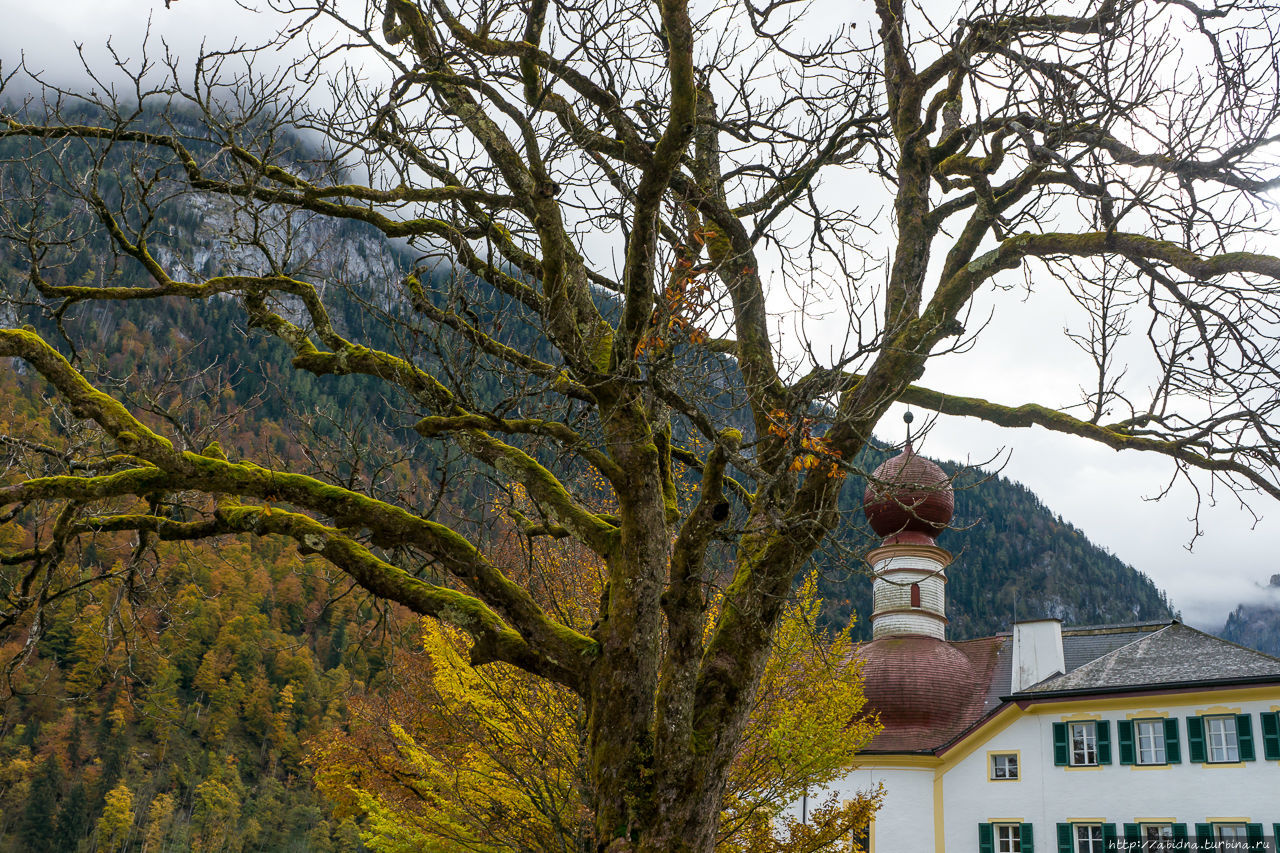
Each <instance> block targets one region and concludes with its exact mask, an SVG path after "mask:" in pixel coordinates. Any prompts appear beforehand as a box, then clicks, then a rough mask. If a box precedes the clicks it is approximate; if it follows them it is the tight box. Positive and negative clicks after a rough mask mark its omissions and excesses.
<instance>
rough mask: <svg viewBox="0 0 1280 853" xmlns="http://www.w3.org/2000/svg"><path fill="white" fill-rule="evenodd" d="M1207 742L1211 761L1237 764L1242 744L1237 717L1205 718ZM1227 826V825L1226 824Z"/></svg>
mask: <svg viewBox="0 0 1280 853" xmlns="http://www.w3.org/2000/svg"><path fill="white" fill-rule="evenodd" d="M1204 733H1205V742H1206V744H1207V746H1208V748H1209V749H1208V752H1209V761H1211V762H1236V761H1239V760H1240V743H1239V740H1238V737H1239V735H1238V733H1237V731H1236V718H1235V717H1205V719H1204ZM1224 825H1225V824H1224Z"/></svg>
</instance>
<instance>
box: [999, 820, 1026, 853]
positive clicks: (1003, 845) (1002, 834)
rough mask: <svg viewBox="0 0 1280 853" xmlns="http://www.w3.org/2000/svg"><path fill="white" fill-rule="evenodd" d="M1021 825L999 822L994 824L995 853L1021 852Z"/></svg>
mask: <svg viewBox="0 0 1280 853" xmlns="http://www.w3.org/2000/svg"><path fill="white" fill-rule="evenodd" d="M1021 830H1022V825H1021V824H1017V823H1001V824H997V825H996V853H1022V831H1021Z"/></svg>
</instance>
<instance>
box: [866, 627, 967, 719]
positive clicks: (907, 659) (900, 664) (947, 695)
mask: <svg viewBox="0 0 1280 853" xmlns="http://www.w3.org/2000/svg"><path fill="white" fill-rule="evenodd" d="M857 655H858V657H860V658H861V659H862V661H863V666H862V678H863V692H864V693H865V694H866V697H867V707H868V708H869V709H871V710H874V711H876V712H878V713H879V715H880V724H881V725H883V726H884V734H885V735H895V736H902V735H907V734H909V733H910V732H912V731H922V730H928V731H931V732H933V733H935V734H938V733H941V732H942V731H943V730H946V729H949V728H951V727H953V726H955V725H956V724H957V723H958V722H959V721H961V720H963V719H964V718H965V717H966V716H967V715H966V710H967V709H969V708H970V706H971V705H972V704H973V703H974V701H975V699H978V700H980V698H981V696H982V694H983V693H984V692H985V689H984V686H983V685H980V684H979V683H978V682H979V679H978V674H977V672H975V670H974V667H973V663H972V662H971V661H970V660H969V657H968V656H967V655H966V654H964V652H961V651H960V650H959V649H956V648H955V647H954V646H952V645H950V644H949V643H946V642H944V641H942V640H938V639H934V638H933V637H883V638H881V639H879V640H876V641H874V642H871V643H868V644H866V645H865V646H861V647H860V648H859V649H858V651H857ZM979 704H980V703H979Z"/></svg>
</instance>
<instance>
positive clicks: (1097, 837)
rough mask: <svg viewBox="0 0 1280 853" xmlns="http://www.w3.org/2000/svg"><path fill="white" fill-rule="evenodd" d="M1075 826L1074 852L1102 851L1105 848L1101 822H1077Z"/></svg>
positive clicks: (1101, 852) (1090, 852)
mask: <svg viewBox="0 0 1280 853" xmlns="http://www.w3.org/2000/svg"><path fill="white" fill-rule="evenodd" d="M1075 828H1076V853H1103V851H1105V850H1106V846H1105V842H1103V840H1102V825H1101V824H1097V823H1077V824H1076V827H1075Z"/></svg>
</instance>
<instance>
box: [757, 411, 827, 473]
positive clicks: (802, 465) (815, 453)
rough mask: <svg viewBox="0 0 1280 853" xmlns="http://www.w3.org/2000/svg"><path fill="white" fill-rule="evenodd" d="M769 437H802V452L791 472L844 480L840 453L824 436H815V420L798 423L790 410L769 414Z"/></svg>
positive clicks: (800, 449)
mask: <svg viewBox="0 0 1280 853" xmlns="http://www.w3.org/2000/svg"><path fill="white" fill-rule="evenodd" d="M769 434H770V435H774V436H777V437H778V438H782V439H790V438H792V437H793V436H797V435H798V437H799V447H798V450H799V452H798V453H797V454H796V456H795V458H794V459H792V460H791V464H790V465H788V466H787V470H789V471H793V472H796V473H799V472H801V471H821V473H823V474H824V475H825V476H827V477H831V478H832V479H836V480H843V479H844V476H845V472H844V468H843V467H842V466H841V464H840V451H839V450H837V449H835V448H834V447H832V446H831V442H830V441H828V440H827V439H826V438H825V437H824V436H819V435H814V434H813V418H800V419H799V422H798V423H797V422H795V421H794V419H793V418H792V416H791V413H790V412H788V411H787V410H786V409H774V410H773V411H771V412H769Z"/></svg>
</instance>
